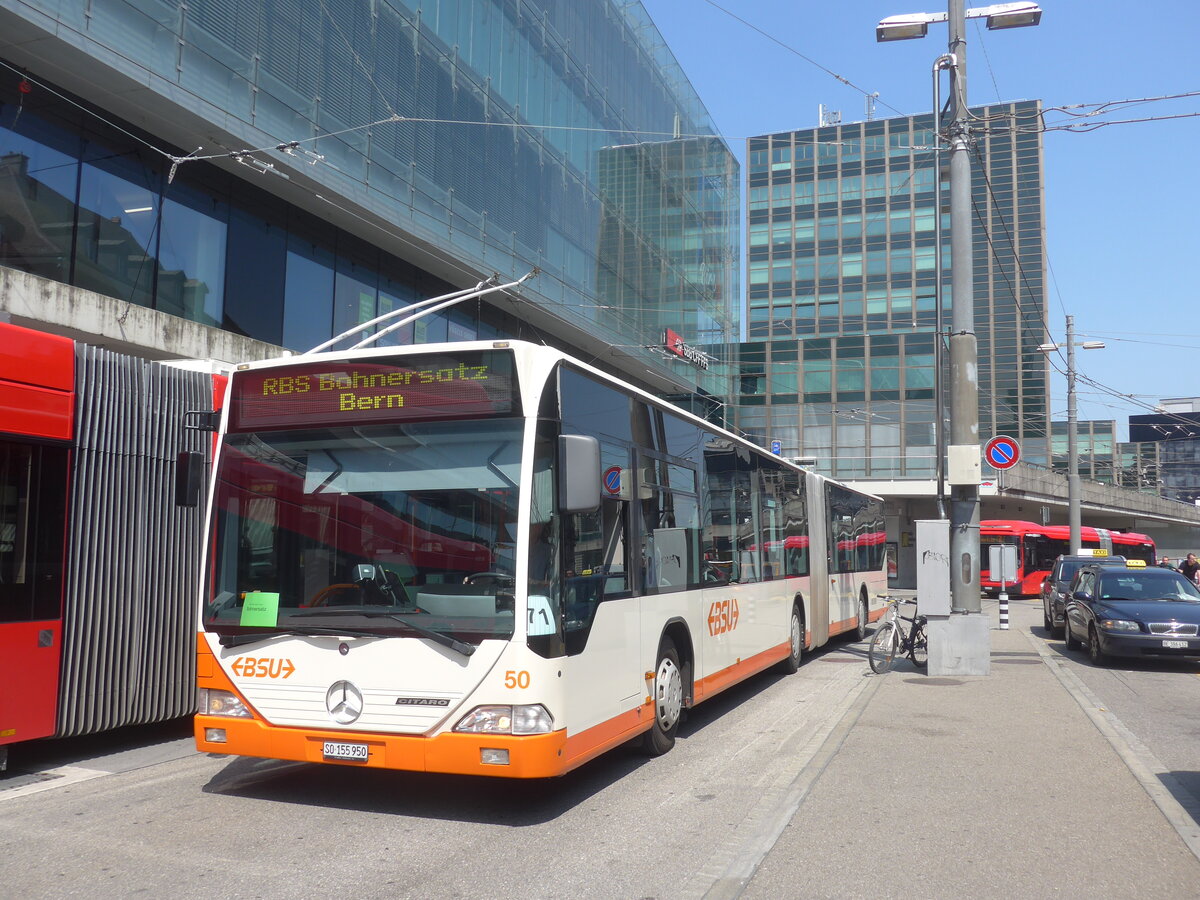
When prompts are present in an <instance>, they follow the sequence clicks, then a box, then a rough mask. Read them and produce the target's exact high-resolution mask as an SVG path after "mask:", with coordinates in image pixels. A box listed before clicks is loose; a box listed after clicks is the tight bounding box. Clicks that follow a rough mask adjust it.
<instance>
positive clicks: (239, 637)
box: [220, 625, 387, 647]
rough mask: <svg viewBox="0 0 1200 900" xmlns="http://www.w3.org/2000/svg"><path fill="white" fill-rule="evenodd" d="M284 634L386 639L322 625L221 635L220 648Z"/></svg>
mask: <svg viewBox="0 0 1200 900" xmlns="http://www.w3.org/2000/svg"><path fill="white" fill-rule="evenodd" d="M285 634H291V635H301V636H303V635H306V634H323V635H332V636H334V637H362V638H381V637H387V635H385V634H380V633H379V632H377V631H362V630H361V629H356V628H326V627H325V626H323V625H316V626H313V627H312V628H304V629H300V628H272V629H271V630H269V631H261V632H256V633H248V634H223V635H221V639H220V640H221V646H222V647H241V646H243V645H244V644H254V643H257V642H258V641H265V640H267V639H268V638H273V637H280V636H282V635H285Z"/></svg>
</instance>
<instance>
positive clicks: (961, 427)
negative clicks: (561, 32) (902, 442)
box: [939, 0, 986, 652]
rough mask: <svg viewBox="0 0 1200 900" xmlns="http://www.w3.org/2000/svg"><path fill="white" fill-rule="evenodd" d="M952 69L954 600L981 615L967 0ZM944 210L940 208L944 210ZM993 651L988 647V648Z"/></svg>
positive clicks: (952, 2)
mask: <svg viewBox="0 0 1200 900" xmlns="http://www.w3.org/2000/svg"><path fill="white" fill-rule="evenodd" d="M947 15H948V19H947V24H948V25H949V27H950V44H949V51H950V54H951V55H952V56H953V57H954V65H953V66H952V67H951V69H950V102H951V107H950V109H951V122H950V134H949V139H950V290H951V307H950V446H949V447H948V448H947V450H948V454H949V465H948V467H947V468H948V474H949V479H948V480H949V482H950V604H951V610H952V611H953V612H954V613H980V612H981V611H982V609H983V607H982V602H981V598H980V589H979V475H980V453H979V347H978V344H977V341H976V336H975V294H974V289H973V288H974V272H973V266H972V260H971V256H972V253H973V248H972V239H971V238H972V232H971V147H970V141H971V134H970V129H971V126H970V119H969V115H968V112H967V42H966V38H965V36H964V32H965V21H964V17H963V0H949V7H948V10H947ZM939 215H940V212H939ZM985 652H986V648H985Z"/></svg>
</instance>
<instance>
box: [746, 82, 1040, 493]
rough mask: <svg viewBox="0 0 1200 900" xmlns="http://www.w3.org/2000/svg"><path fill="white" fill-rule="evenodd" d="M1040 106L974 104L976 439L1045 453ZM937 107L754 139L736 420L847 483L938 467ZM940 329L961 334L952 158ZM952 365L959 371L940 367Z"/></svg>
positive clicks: (1036, 457)
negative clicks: (933, 112) (1006, 440)
mask: <svg viewBox="0 0 1200 900" xmlns="http://www.w3.org/2000/svg"><path fill="white" fill-rule="evenodd" d="M1040 108H1041V107H1040V103H1038V102H1037V101H1022V102H1015V103H1002V104H995V105H989V106H983V107H976V108H973V109H972V110H971V113H972V116H973V129H974V130H973V135H974V139H975V145H974V149H975V152H974V158H973V160H972V192H971V194H972V208H973V220H974V222H973V229H974V295H975V296H974V302H975V327H976V331H977V335H978V343H979V405H980V409H979V418H980V440H981V442H983V441H986V440H987V439H988V438H989V437H991V436H993V435H996V434H1007V435H1010V436H1012V437H1015V438H1017V439H1018V440H1019V441H1020V442H1021V445H1022V448H1023V453H1024V457H1025V459H1027V460H1030V461H1034V462H1042V463H1045V462H1046V461H1047V449H1048V444H1047V435H1048V413H1049V387H1048V382H1047V361H1046V359H1045V358H1044V355H1043V354H1042V353H1040V352H1038V350H1037V346H1038V344H1040V343H1042V342H1043V341H1044V339H1045V337H1044V335H1045V329H1044V320H1045V305H1046V288H1045V268H1046V263H1045V216H1044V190H1043V180H1042V171H1043V168H1042V143H1041V134H1040V131H1039V129H1040V119H1039V112H1040ZM932 127H933V121H932V117H931V116H930V115H924V116H905V117H898V118H891V119H878V120H873V121H867V122H858V123H853V124H845V125H830V126H826V127H821V128H810V129H802V130H797V131H793V132H784V133H780V134H772V135H763V136H760V137H754V138H751V139H750V141H749V148H748V149H749V157H748V166H747V168H748V233H749V242H748V254H747V284H748V304H747V318H746V333H747V337H748V339H749V340H748V342H747V343H744V344H743V345H742V347H741V352H740V355H739V376H740V377H739V382H740V383H739V386H738V392H739V396H738V397H737V399H736V406H737V422H738V424H739V427H741V428H742V429H743V430H744V431H746V432H747V433H749V434H751V435H753V436H754V437H755V438H756V439H757V440H759V441H761V442H762V443H763V444H764V445H769V443H770V442H771V441H779V442H780V451H781V453H782V454H783V455H785V456H797V457H807V458H811V459H813V460H814V461H815V465H816V466H817V467H818V468H819V469H821V470H822V471H825V472H827V473H830V474H833V475H836V476H838V477H839V478H849V479H884V480H894V479H918V480H928V479H931V478H933V477H934V475H935V468H936V463H935V460H936V453H935V448H936V435H935V420H936V413H935V408H936V402H935V393H936V388H937V382H938V378H937V353H936V348H935V340H936V331H937V303H936V292H937V283H936V282H937V236H938V234H939V222H938V215H937V211H936V209H935V193H936V188H937V183H936V171H937V169H936V155H935V152H934V150H935V140H934V134H933V131H932ZM941 160H942V177H943V180H944V183H943V191H942V216H941V235H942V241H943V254H942V271H943V276H942V308H943V310H944V315H943V317H942V318H943V330H945V329H948V328H949V326H950V315H949V313H950V306H951V303H952V297H951V291H950V279H949V267H950V252H949V231H948V229H949V214H948V203H949V191H948V186H946V184H945V180H946V179H948V167H947V160H948V154H945V153H943V154H941ZM942 368H943V372H944V373H945V372H947V371H948V367H947V366H946V364H945V362H943V367H942Z"/></svg>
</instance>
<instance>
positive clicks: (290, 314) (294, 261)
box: [283, 235, 334, 351]
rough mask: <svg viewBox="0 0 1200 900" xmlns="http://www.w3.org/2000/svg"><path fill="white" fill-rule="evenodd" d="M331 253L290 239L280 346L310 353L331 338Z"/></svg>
mask: <svg viewBox="0 0 1200 900" xmlns="http://www.w3.org/2000/svg"><path fill="white" fill-rule="evenodd" d="M333 263H334V257H333V253H332V252H330V251H329V250H326V249H325V248H323V247H320V246H317V245H315V244H312V243H309V242H308V241H306V240H304V239H303V238H300V237H296V236H295V235H290V236H289V238H288V250H287V281H286V283H285V285H284V300H283V345H284V346H285V347H288V348H290V349H292V350H302V351H303V350H311V349H312V348H313V347H315V346H317V344H320V343H322V342H324V341H327V340H329V338H331V337H332V336H333V331H332V328H333Z"/></svg>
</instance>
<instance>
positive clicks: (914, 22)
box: [875, 2, 1042, 41]
mask: <svg viewBox="0 0 1200 900" xmlns="http://www.w3.org/2000/svg"><path fill="white" fill-rule="evenodd" d="M947 18H948V14H947V13H944V12H940V13H905V14H904V15H899V16H888V17H887V18H886V19H882V20H881V21H880V22H879V24H878V25H876V26H875V40H877V41H907V40H912V39H913V38H923V37H925V35H926V34H928V33H929V24H930V23H931V22H945V21H946V19H947ZM964 18H967V19H984V18H986V19H987V27H988V28H990V29H991V30H993V31H996V30H998V29H1002V28H1025V27H1027V26H1030V25H1036V24H1037V23H1038V22H1040V21H1041V20H1042V8H1041V7H1040V6H1038V5H1037V4H1036V3H1028V2H1022V3H997V4H996V5H994V6H982V7H979V8H978V9H968V10H967V11H966V12H965V13H964Z"/></svg>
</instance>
